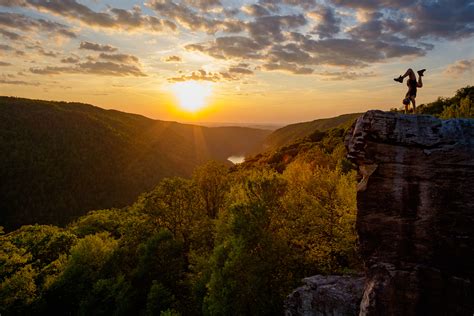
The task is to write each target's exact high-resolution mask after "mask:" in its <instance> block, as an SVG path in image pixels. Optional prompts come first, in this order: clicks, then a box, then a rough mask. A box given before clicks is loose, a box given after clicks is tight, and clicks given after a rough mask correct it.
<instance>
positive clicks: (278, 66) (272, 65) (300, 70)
mask: <svg viewBox="0 0 474 316" xmlns="http://www.w3.org/2000/svg"><path fill="white" fill-rule="evenodd" d="M262 68H263V69H264V70H281V71H283V72H288V73H292V74H295V75H309V74H312V73H313V71H314V70H313V69H312V68H309V67H300V66H298V65H297V64H295V63H288V62H284V61H280V62H269V63H266V64H263V65H262Z"/></svg>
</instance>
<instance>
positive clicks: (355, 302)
mask: <svg viewBox="0 0 474 316" xmlns="http://www.w3.org/2000/svg"><path fill="white" fill-rule="evenodd" d="M364 281H365V279H364V278H363V277H350V276H336V275H329V276H322V275H315V276H312V277H309V278H305V279H303V283H304V285H303V286H301V287H299V288H297V289H296V290H295V291H293V293H291V294H290V296H289V298H288V300H287V301H286V303H285V315H286V316H297V315H298V316H325V315H341V316H352V315H354V316H356V315H358V314H359V305H360V300H361V298H362V294H363V292H364Z"/></svg>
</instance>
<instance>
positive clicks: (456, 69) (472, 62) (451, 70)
mask: <svg viewBox="0 0 474 316" xmlns="http://www.w3.org/2000/svg"><path fill="white" fill-rule="evenodd" d="M473 70H474V58H473V59H463V60H458V61H456V62H454V63H452V64H450V65H448V66H447V67H446V69H445V70H444V72H445V73H446V74H449V75H452V76H460V75H462V74H464V73H468V72H471V73H472V71H473Z"/></svg>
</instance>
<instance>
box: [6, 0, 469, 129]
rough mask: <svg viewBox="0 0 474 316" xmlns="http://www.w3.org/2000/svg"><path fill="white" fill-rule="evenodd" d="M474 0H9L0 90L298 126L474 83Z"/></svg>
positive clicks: (162, 115)
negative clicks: (410, 74) (408, 76)
mask: <svg viewBox="0 0 474 316" xmlns="http://www.w3.org/2000/svg"><path fill="white" fill-rule="evenodd" d="M473 35H474V1H472V0H451V1H447V0H440V1H432V0H429V1H428V0H399V1H391V0H257V1H244V0H187V1H183V0H181V1H180V0H174V1H171V0H169V1H166V0H148V1H125V0H107V1H99V0H82V1H78V0H0V95H8V96H18V97H25V98H34V99H45V100H58V101H77V102H84V103H90V104H93V105H96V106H100V107H103V108H107V109H117V110H121V111H125V112H131V113H138V114H142V115H145V116H148V117H151V118H155V119H162V120H173V121H181V122H240V123H277V124H287V123H293V122H300V121H310V120H314V119H318V118H324V117H332V116H336V115H340V114H343V113H354V112H363V111H366V110H369V109H381V110H388V109H390V108H393V107H397V108H399V107H401V100H402V99H403V97H404V95H405V93H406V90H407V87H406V85H405V84H400V83H398V82H395V81H394V80H393V78H395V77H398V76H399V75H401V74H403V73H404V72H405V70H406V69H407V68H413V69H414V70H415V71H417V70H419V69H422V68H426V69H427V71H426V73H425V76H424V77H423V84H424V86H423V88H421V89H420V90H419V92H418V97H417V103H418V104H421V103H426V102H431V101H434V100H435V99H436V98H437V97H438V96H444V97H448V96H452V95H453V94H454V93H455V91H456V90H457V89H459V88H461V87H464V86H467V85H472V84H473V69H474V41H473Z"/></svg>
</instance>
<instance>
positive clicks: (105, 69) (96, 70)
mask: <svg viewBox="0 0 474 316" xmlns="http://www.w3.org/2000/svg"><path fill="white" fill-rule="evenodd" d="M30 72H31V73H34V74H37V75H59V74H67V73H69V74H94V75H102V76H117V77H124V76H135V77H145V76H146V74H145V73H143V72H142V70H141V69H140V68H139V67H138V66H137V65H131V64H119V63H114V62H110V61H107V62H103V61H87V62H82V63H78V64H76V65H74V66H46V67H43V68H30Z"/></svg>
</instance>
